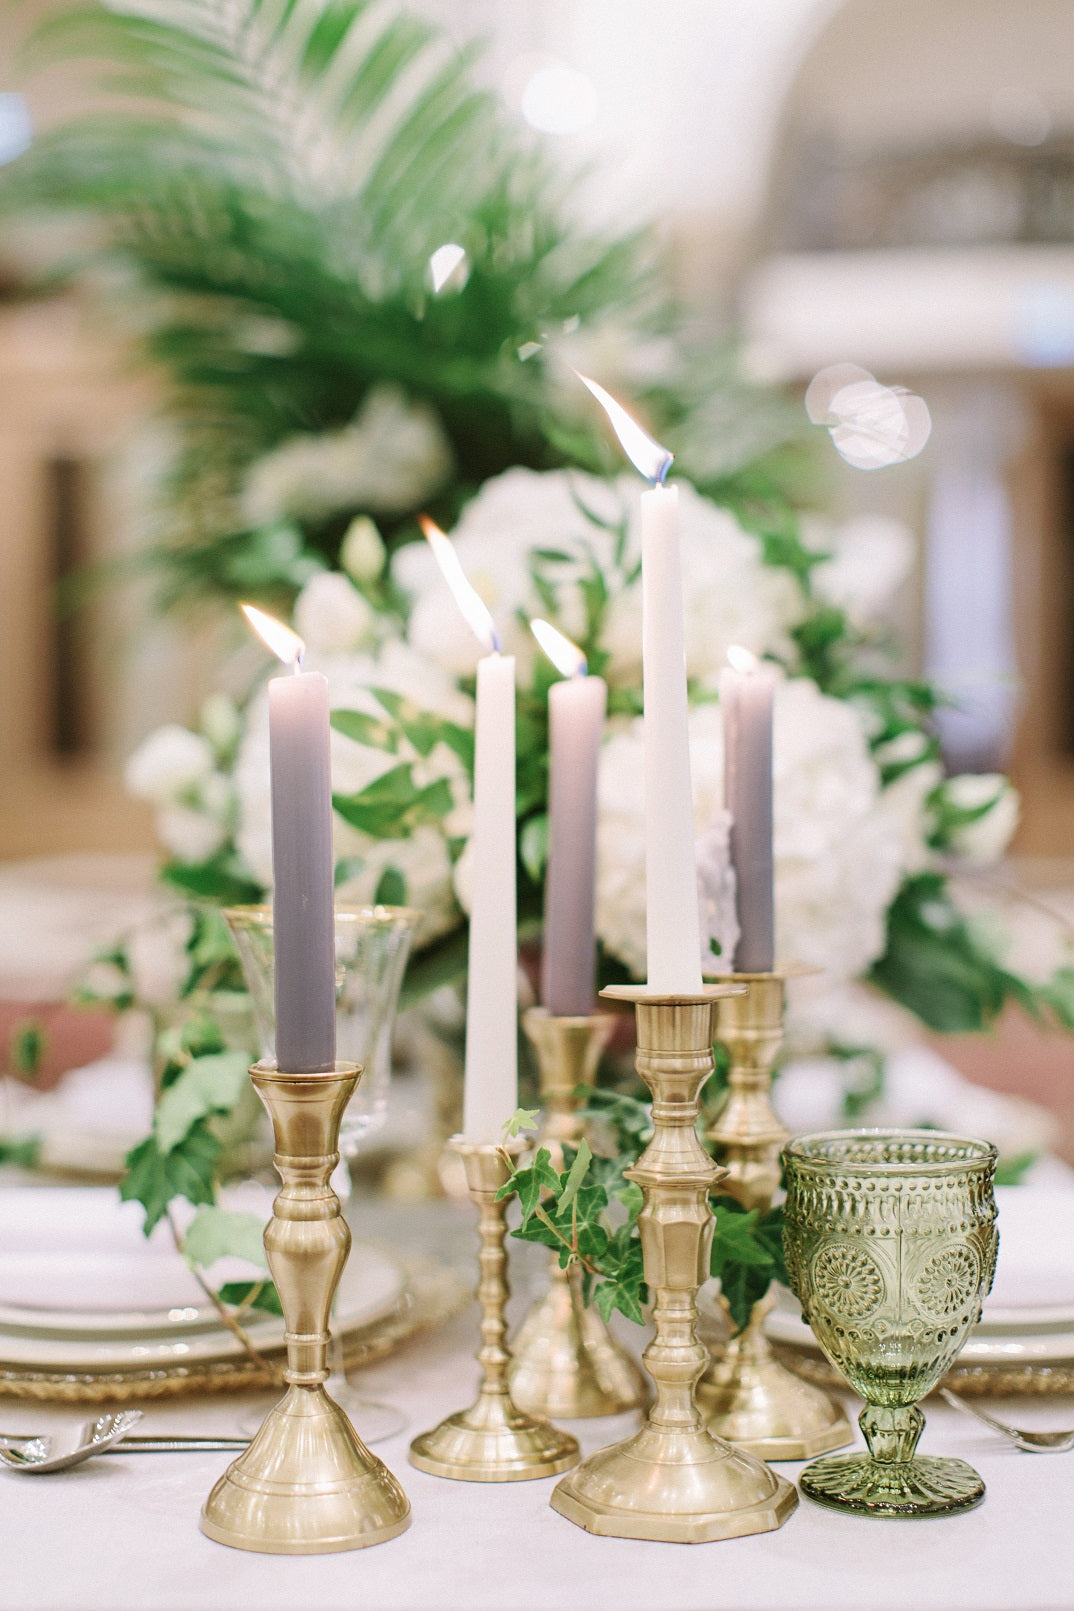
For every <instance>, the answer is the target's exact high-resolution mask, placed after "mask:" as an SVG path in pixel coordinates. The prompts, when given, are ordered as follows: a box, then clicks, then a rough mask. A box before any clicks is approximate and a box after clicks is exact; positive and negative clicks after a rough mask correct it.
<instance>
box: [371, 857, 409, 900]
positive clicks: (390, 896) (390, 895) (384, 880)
mask: <svg viewBox="0 0 1074 1611" xmlns="http://www.w3.org/2000/svg"><path fill="white" fill-rule="evenodd" d="M406 895H407V889H406V879H405V877H404V876H403V874H402V873H401V872H400V871H399V869H398V867H391V866H388V867H385V869H384V871H383V872H382V873H381V875H380V877H379V878H378V879H377V887H376V889H375V890H374V891H373V904H374V905H375V906H405V905H406Z"/></svg>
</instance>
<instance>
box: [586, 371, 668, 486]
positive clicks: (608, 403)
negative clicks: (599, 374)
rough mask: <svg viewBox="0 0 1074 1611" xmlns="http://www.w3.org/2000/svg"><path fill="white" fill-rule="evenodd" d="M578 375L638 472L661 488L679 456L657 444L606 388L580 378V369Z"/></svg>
mask: <svg viewBox="0 0 1074 1611" xmlns="http://www.w3.org/2000/svg"><path fill="white" fill-rule="evenodd" d="M574 373H575V374H576V375H578V379H579V380H580V381H581V382H582V385H583V386H588V388H589V390H590V391H591V392H592V393H593V396H594V397H595V398H596V399H597V402H598V403H599V404H600V406H601V408H602V409H603V410H604V412H605V413H606V414H607V416H608V418H609V420H610V421H611V426H612V430H613V431H614V432H615V434H616V436H617V437H618V438H619V442H620V445H621V447H622V449H623V452H624V453H625V454H626V456H627V458H628V459H629V460H630V462H631V464H632V465H633V466H634V468H635V470H640V471H641V473H642V475H643V476H644V477H645V479H646V480H647V481H651V482H652V484H653V486H654V487H655V486H657V485H658V484H660V485H662V484H663V481H664V477H665V476H666V475H667V473H668V471H669V470H670V468H671V462H672V460H673V459H674V457H675V455H674V454H673V453H670V452H669V451H668V449H667V448H666V447H661V445H660V443H659V442H654V441H653V439H652V437H651V436H649V435H647V434H646V432H645V431H643V430H642V428H641V426H640V425H639V424H638V422H637V420H634V419H631V417H630V415H629V414H628V413H627V411H626V409H625V408H624V407H623V405H622V403H617V402H616V400H615V398H614V397H612V396H611V395H610V393H608V392H606V391H605V390H604V387H603V386H598V384H597V382H596V381H595V380H590V379H589V377H588V376H587V375H581V374H578V371H577V369H576V370H575V371H574Z"/></svg>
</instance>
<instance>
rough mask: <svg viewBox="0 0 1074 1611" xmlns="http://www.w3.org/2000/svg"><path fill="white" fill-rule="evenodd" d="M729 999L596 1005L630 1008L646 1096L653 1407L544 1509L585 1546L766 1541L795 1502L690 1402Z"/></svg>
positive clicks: (632, 1174) (640, 1174)
mask: <svg viewBox="0 0 1074 1611" xmlns="http://www.w3.org/2000/svg"><path fill="white" fill-rule="evenodd" d="M737 988H738V987H737V986H735V985H709V986H706V987H704V988H703V989H702V990H701V992H700V993H699V994H697V995H688V996H662V995H656V994H654V993H652V992H650V991H649V990H648V989H646V988H645V987H644V986H641V987H633V986H614V987H612V988H610V989H608V990H605V991H604V992H603V994H604V995H605V996H610V997H613V998H615V999H618V1000H620V1001H633V1002H634V1004H635V1010H636V1013H637V1024H638V1056H637V1069H638V1073H639V1074H640V1075H641V1077H642V1079H643V1080H644V1081H645V1083H646V1085H648V1086H649V1088H650V1090H651V1091H652V1093H653V1139H652V1141H651V1142H650V1143H649V1145H648V1147H647V1148H646V1149H645V1151H644V1153H643V1154H642V1156H641V1157H640V1158H639V1160H638V1162H637V1164H636V1165H635V1166H634V1168H633V1169H630V1170H628V1171H627V1174H628V1177H629V1179H631V1180H636V1181H637V1182H638V1184H639V1185H640V1187H641V1189H642V1193H643V1195H644V1198H645V1204H644V1207H643V1208H642V1210H641V1213H640V1214H639V1216H638V1225H639V1227H640V1230H641V1241H642V1255H643V1258H644V1261H645V1279H646V1282H647V1284H648V1286H649V1289H650V1292H651V1293H652V1295H653V1299H654V1310H653V1320H654V1324H655V1336H654V1337H653V1340H652V1342H651V1343H650V1344H649V1346H648V1348H647V1349H646V1350H645V1353H644V1355H643V1361H644V1364H645V1366H646V1368H647V1370H648V1371H649V1374H650V1375H651V1376H652V1378H653V1381H654V1383H655V1385H656V1396H655V1399H654V1401H653V1405H652V1408H651V1409H650V1410H649V1414H648V1417H647V1419H646V1420H645V1422H644V1424H643V1425H642V1427H641V1430H640V1431H639V1432H636V1433H635V1434H634V1436H633V1437H631V1438H627V1439H626V1440H625V1442H623V1443H617V1444H613V1445H612V1446H611V1447H610V1448H607V1449H602V1450H601V1451H600V1452H599V1454H595V1455H591V1456H590V1458H589V1459H588V1460H584V1461H583V1462H582V1464H581V1465H580V1466H578V1468H577V1469H576V1470H575V1471H572V1472H571V1473H570V1475H569V1476H567V1477H564V1479H563V1481H562V1482H560V1483H557V1485H556V1488H555V1490H554V1492H553V1494H552V1508H553V1509H554V1510H558V1511H559V1513H560V1515H562V1516H566V1517H567V1518H568V1520H570V1521H573V1522H576V1523H577V1524H578V1526H579V1527H584V1528H586V1529H587V1530H588V1531H589V1532H591V1533H600V1534H604V1535H605V1536H609V1537H613V1538H649V1539H659V1540H661V1541H665V1542H669V1543H680V1544H703V1543H707V1542H709V1541H710V1540H712V1539H717V1538H738V1537H741V1536H742V1535H744V1534H746V1533H765V1532H770V1531H771V1530H772V1529H773V1528H775V1527H780V1526H782V1524H783V1523H784V1522H785V1521H786V1519H787V1517H788V1516H789V1515H790V1514H791V1512H792V1511H793V1510H794V1508H795V1506H796V1505H797V1503H798V1496H797V1494H796V1492H795V1490H794V1489H793V1488H792V1486H791V1485H790V1483H789V1482H786V1481H785V1480H784V1479H783V1478H782V1477H779V1476H777V1475H776V1473H775V1472H774V1471H770V1470H769V1469H768V1467H767V1466H766V1465H763V1464H762V1462H761V1461H760V1460H757V1459H755V1458H754V1457H753V1456H752V1455H750V1454H747V1453H745V1452H744V1451H742V1450H740V1449H734V1448H732V1447H731V1445H730V1444H728V1443H724V1442H723V1441H722V1440H721V1439H720V1438H718V1437H715V1436H714V1435H713V1434H712V1433H711V1432H710V1431H708V1430H707V1429H706V1428H705V1426H704V1425H703V1424H702V1419H701V1414H700V1412H699V1410H698V1407H697V1403H696V1399H695V1395H694V1388H695V1386H696V1383H697V1379H698V1377H699V1376H700V1375H701V1372H702V1370H703V1369H704V1367H705V1365H706V1363H707V1362H708V1353H707V1351H706V1349H705V1348H704V1347H703V1346H702V1344H701V1343H700V1342H699V1340H698V1337H697V1289H698V1287H699V1286H700V1285H701V1283H702V1281H704V1280H705V1279H706V1277H707V1276H708V1270H709V1249H710V1247H711V1243H712V1230H713V1219H712V1211H711V1209H710V1208H709V1202H708V1197H709V1191H710V1189H711V1187H712V1184H713V1182H714V1181H715V1180H716V1179H718V1178H719V1175H720V1171H719V1169H717V1167H716V1165H715V1164H714V1163H713V1162H712V1160H711V1158H710V1157H709V1156H708V1154H707V1153H706V1152H705V1150H704V1148H703V1147H702V1145H701V1143H700V1141H699V1140H698V1138H697V1118H698V1096H699V1094H700V1091H701V1087H702V1085H703V1084H704V1083H705V1081H706V1079H708V1077H709V1075H710V1074H711V1073H712V1067H713V1064H712V1027H713V1007H714V1003H715V1001H716V1000H717V998H718V997H721V996H725V995H728V994H729V993H731V992H732V991H734V990H735V989H737Z"/></svg>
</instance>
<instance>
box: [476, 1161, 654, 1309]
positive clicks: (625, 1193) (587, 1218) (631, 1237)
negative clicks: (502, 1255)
mask: <svg viewBox="0 0 1074 1611" xmlns="http://www.w3.org/2000/svg"><path fill="white" fill-rule="evenodd" d="M564 1162H565V1164H566V1166H567V1167H566V1168H565V1169H564V1170H563V1171H562V1172H561V1171H558V1170H556V1169H554V1168H553V1166H552V1159H551V1154H550V1153H549V1151H548V1149H547V1147H541V1148H539V1150H538V1152H537V1154H536V1156H535V1158H534V1159H533V1161H532V1162H531V1163H529V1164H527V1165H526V1166H525V1167H524V1168H522V1169H517V1170H516V1171H515V1172H514V1174H513V1175H512V1176H511V1179H510V1180H509V1181H508V1182H507V1184H506V1185H505V1186H503V1187H502V1188H501V1190H500V1192H499V1196H500V1197H501V1198H505V1197H510V1196H512V1195H513V1194H515V1193H516V1192H517V1194H518V1200H519V1204H520V1206H521V1208H522V1224H521V1225H520V1226H519V1227H518V1229H517V1230H516V1231H514V1232H513V1233H512V1234H513V1235H515V1236H517V1237H519V1238H521V1240H522V1241H526V1242H540V1243H542V1244H543V1245H544V1246H545V1247H550V1248H551V1249H552V1250H553V1251H554V1252H555V1253H557V1254H558V1256H559V1263H560V1267H561V1268H562V1269H567V1268H568V1266H570V1265H572V1264H578V1265H580V1266H581V1269H582V1271H583V1290H584V1292H585V1294H586V1300H587V1301H589V1298H590V1297H593V1299H594V1301H595V1302H596V1304H597V1307H598V1309H599V1310H600V1312H601V1314H602V1315H603V1316H604V1318H605V1319H607V1318H608V1316H609V1315H610V1314H611V1313H612V1311H613V1310H614V1309H619V1310H620V1311H621V1312H622V1313H623V1314H625V1315H626V1316H627V1318H628V1319H629V1320H634V1321H636V1322H637V1323H638V1324H639V1325H640V1324H641V1321H642V1304H643V1303H645V1302H647V1300H648V1293H647V1291H646V1287H645V1279H644V1274H643V1271H642V1264H641V1243H640V1241H639V1239H638V1236H637V1226H636V1218H637V1207H640V1202H638V1204H637V1207H633V1204H634V1188H632V1187H631V1185H630V1183H629V1182H627V1181H623V1180H622V1178H621V1175H619V1174H618V1173H617V1172H615V1171H614V1170H613V1171H612V1174H613V1175H614V1176H615V1178H617V1180H618V1187H617V1188H615V1189H613V1190H612V1191H609V1189H608V1187H607V1186H606V1185H604V1184H601V1183H600V1182H599V1181H598V1180H597V1179H596V1178H594V1177H595V1174H596V1170H595V1168H594V1166H595V1165H596V1163H597V1160H596V1159H595V1158H594V1157H593V1154H592V1152H591V1151H590V1148H589V1145H588V1143H587V1142H585V1141H582V1142H581V1144H580V1145H579V1147H578V1148H577V1149H576V1150H573V1151H572V1149H570V1148H568V1147H565V1148H564ZM604 1162H605V1164H608V1163H610V1162H611V1160H604ZM624 1197H625V1198H626V1199H627V1202H628V1203H629V1204H630V1205H631V1207H633V1212H632V1213H631V1212H630V1211H629V1209H627V1210H626V1211H625V1218H624V1217H623V1215H624ZM616 1198H617V1200H618V1204H619V1209H620V1214H619V1223H618V1224H616V1223H615V1222H614V1220H613V1218H612V1217H611V1216H609V1213H608V1209H609V1206H610V1204H611V1203H612V1201H613V1199H616Z"/></svg>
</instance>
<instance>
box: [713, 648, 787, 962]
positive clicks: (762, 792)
mask: <svg viewBox="0 0 1074 1611" xmlns="http://www.w3.org/2000/svg"><path fill="white" fill-rule="evenodd" d="M739 656H740V657H741V660H740V662H736V664H735V665H734V666H732V667H729V668H728V669H727V670H726V671H724V672H723V673H722V674H721V676H720V706H721V708H722V710H723V744H724V802H725V804H726V807H727V810H728V812H729V813H730V816H731V864H732V866H733V867H734V870H735V890H736V904H737V907H738V926H739V940H738V945H737V946H736V948H735V972H736V973H767V972H769V971H770V970H771V968H772V967H773V965H774V960H775V902H774V893H773V860H772V827H773V824H772V700H773V695H774V693H775V678H774V676H773V674H772V671H771V669H770V668H769V667H767V666H764V665H761V664H760V663H759V662H758V661H756V660H755V659H754V657H753V656H752V655H748V656H747V651H745V650H740V651H739Z"/></svg>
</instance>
